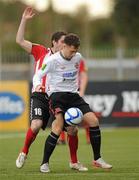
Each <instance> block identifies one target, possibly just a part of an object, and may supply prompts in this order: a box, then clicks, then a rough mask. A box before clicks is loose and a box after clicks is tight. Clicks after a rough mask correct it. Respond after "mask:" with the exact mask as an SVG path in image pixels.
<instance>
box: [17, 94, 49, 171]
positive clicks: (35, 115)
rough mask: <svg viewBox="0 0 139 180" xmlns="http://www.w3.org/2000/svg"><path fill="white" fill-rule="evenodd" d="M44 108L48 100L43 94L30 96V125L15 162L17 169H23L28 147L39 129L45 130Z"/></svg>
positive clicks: (46, 116) (45, 113) (45, 116)
mask: <svg viewBox="0 0 139 180" xmlns="http://www.w3.org/2000/svg"><path fill="white" fill-rule="evenodd" d="M46 106H48V100H47V99H46V98H45V94H37V93H33V94H32V96H31V107H30V110H31V112H30V115H31V117H30V119H31V125H30V128H29V129H28V131H27V133H26V137H25V141H24V146H23V148H22V150H21V152H20V153H19V156H18V158H17V160H16V166H17V167H18V168H22V167H23V165H24V163H25V160H26V158H27V154H28V152H29V149H30V146H31V144H32V143H33V142H34V140H35V139H36V136H37V134H38V133H39V130H40V129H41V128H43V129H45V127H46V125H47V122H46V121H48V117H49V111H48V110H47V109H48V108H46Z"/></svg>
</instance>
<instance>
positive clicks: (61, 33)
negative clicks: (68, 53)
mask: <svg viewBox="0 0 139 180" xmlns="http://www.w3.org/2000/svg"><path fill="white" fill-rule="evenodd" d="M66 35H67V33H66V32H64V31H57V32H55V33H54V34H52V38H51V43H52V47H53V41H55V42H58V40H59V39H60V38H61V37H62V36H66Z"/></svg>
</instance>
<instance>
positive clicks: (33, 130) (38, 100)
mask: <svg viewBox="0 0 139 180" xmlns="http://www.w3.org/2000/svg"><path fill="white" fill-rule="evenodd" d="M33 16H34V12H33V9H32V8H30V7H27V8H26V9H25V11H24V13H23V15H22V19H21V23H20V26H19V29H18V32H17V36H16V42H17V43H18V44H19V45H20V46H21V47H22V48H23V49H25V50H26V51H27V52H28V53H30V54H32V55H33V56H34V60H35V63H34V70H35V72H37V71H38V70H39V69H40V68H41V66H42V63H43V61H44V57H48V56H51V54H53V53H55V52H57V51H58V50H60V49H61V48H62V47H63V40H64V37H65V35H66V33H65V32H61V31H58V32H56V33H54V34H53V35H52V38H51V42H52V47H51V48H46V47H44V46H42V45H39V44H34V43H32V42H30V41H28V40H25V39H24V32H25V26H26V22H27V20H28V19H31V18H32V17H33ZM46 84H47V80H46V76H44V77H43V78H42V80H41V85H42V86H43V87H45V85H46ZM30 114H31V117H30V120H31V125H30V128H29V129H28V131H27V133H26V138H25V143H24V146H23V148H22V150H21V152H20V153H19V156H18V158H17V160H16V166H17V168H22V167H23V165H24V163H25V160H26V158H27V155H28V152H29V148H30V146H31V144H32V143H33V141H34V140H35V138H36V136H37V134H38V133H39V131H40V129H41V128H42V129H43V130H44V129H45V128H46V126H47V123H48V119H49V105H48V96H47V94H46V93H45V89H44V88H43V89H42V92H34V87H33V88H32V95H31V113H30ZM76 131H77V130H76V129H74V130H73V132H70V133H72V134H70V135H71V138H72V139H74V136H73V133H75V140H76V139H77V132H76ZM69 146H73V147H69V149H70V151H72V152H70V154H71V161H74V159H75V158H76V161H77V162H75V163H73V166H74V167H73V168H75V169H77V170H79V171H85V170H87V168H86V167H84V166H83V165H82V166H81V165H80V164H78V160H77V148H74V147H78V142H77V141H73V142H72V144H69Z"/></svg>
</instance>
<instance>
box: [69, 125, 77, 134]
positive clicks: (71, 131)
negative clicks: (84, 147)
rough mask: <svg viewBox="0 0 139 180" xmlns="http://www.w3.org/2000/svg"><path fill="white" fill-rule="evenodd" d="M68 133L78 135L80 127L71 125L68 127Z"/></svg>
mask: <svg viewBox="0 0 139 180" xmlns="http://www.w3.org/2000/svg"><path fill="white" fill-rule="evenodd" d="M67 133H68V135H71V136H76V135H77V133H78V128H77V127H76V126H69V127H67Z"/></svg>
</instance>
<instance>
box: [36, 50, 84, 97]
mask: <svg viewBox="0 0 139 180" xmlns="http://www.w3.org/2000/svg"><path fill="white" fill-rule="evenodd" d="M80 60H81V54H80V53H76V54H75V56H74V57H72V58H71V60H66V59H64V58H63V57H62V56H61V54H60V52H57V53H55V54H53V55H51V56H50V57H45V59H44V64H43V65H42V68H41V69H40V70H39V71H38V72H37V73H36V74H35V75H34V77H33V85H34V87H36V86H37V85H40V84H41V78H42V77H43V76H45V75H46V74H47V86H46V92H47V94H48V95H49V96H50V95H51V94H52V93H53V92H72V93H76V92H78V89H79V83H78V75H79V64H80Z"/></svg>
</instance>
